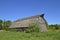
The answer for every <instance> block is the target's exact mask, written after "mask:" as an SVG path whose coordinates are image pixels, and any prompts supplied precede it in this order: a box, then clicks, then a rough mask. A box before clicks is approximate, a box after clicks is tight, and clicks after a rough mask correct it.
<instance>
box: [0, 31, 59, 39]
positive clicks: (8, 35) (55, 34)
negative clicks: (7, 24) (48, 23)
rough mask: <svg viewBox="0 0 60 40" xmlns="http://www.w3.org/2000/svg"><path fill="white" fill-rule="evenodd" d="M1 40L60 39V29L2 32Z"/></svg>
mask: <svg viewBox="0 0 60 40" xmlns="http://www.w3.org/2000/svg"><path fill="white" fill-rule="evenodd" d="M0 40H60V31H59V30H54V31H51V30H50V31H47V32H39V33H36V32H33V33H24V32H5V31H4V32H0Z"/></svg>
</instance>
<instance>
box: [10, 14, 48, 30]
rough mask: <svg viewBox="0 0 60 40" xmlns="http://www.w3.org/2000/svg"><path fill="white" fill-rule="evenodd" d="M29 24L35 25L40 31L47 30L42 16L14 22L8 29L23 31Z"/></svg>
mask: <svg viewBox="0 0 60 40" xmlns="http://www.w3.org/2000/svg"><path fill="white" fill-rule="evenodd" d="M29 23H37V24H38V25H39V26H40V28H41V30H42V31H46V30H47V25H46V20H45V19H44V14H38V15H35V16H30V17H26V18H22V19H18V20H15V21H14V22H13V23H12V24H11V26H10V27H9V28H15V29H16V30H19V31H24V30H25V29H26V28H28V25H29Z"/></svg>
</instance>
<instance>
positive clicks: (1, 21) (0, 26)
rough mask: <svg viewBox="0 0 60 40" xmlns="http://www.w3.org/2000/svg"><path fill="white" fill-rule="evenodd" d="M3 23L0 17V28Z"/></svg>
mask: <svg viewBox="0 0 60 40" xmlns="http://www.w3.org/2000/svg"><path fill="white" fill-rule="evenodd" d="M2 25H3V20H1V19H0V30H1V29H2V27H3V26H2Z"/></svg>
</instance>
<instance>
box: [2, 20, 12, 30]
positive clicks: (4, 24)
mask: <svg viewBox="0 0 60 40" xmlns="http://www.w3.org/2000/svg"><path fill="white" fill-rule="evenodd" d="M11 23H12V22H11V21H10V20H7V21H4V23H3V29H4V30H8V29H9V26H10V25H11Z"/></svg>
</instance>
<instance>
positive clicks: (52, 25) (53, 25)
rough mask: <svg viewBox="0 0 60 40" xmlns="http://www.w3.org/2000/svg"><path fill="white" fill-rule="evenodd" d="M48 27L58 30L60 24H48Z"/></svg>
mask: <svg viewBox="0 0 60 40" xmlns="http://www.w3.org/2000/svg"><path fill="white" fill-rule="evenodd" d="M48 29H53V30H58V29H60V24H51V25H48Z"/></svg>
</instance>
